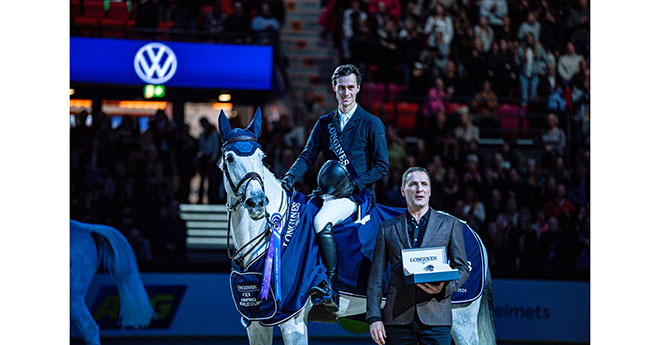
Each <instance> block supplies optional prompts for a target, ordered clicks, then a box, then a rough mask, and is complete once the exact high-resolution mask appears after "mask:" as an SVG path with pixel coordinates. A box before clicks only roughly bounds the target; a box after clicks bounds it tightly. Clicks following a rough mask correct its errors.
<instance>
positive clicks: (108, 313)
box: [91, 285, 186, 329]
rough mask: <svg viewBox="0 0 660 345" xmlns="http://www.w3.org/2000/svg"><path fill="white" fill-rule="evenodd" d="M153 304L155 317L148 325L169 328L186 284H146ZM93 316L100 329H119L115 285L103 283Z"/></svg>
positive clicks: (149, 327) (93, 307)
mask: <svg viewBox="0 0 660 345" xmlns="http://www.w3.org/2000/svg"><path fill="white" fill-rule="evenodd" d="M144 288H145V289H146V290H147V294H148V295H149V298H150V299H151V305H152V306H153V307H154V311H155V312H156V317H155V319H153V320H151V323H150V324H149V326H148V327H147V328H148V329H153V328H169V327H170V324H171V323H172V319H174V315H175V314H176V311H177V309H178V308H179V304H180V303H181V298H182V297H183V293H184V292H185V291H186V286H185V285H145V287H144ZM91 313H92V316H93V317H94V320H96V323H98V325H99V328H100V329H119V328H120V324H119V295H118V294H117V287H116V286H115V285H103V286H101V288H100V289H99V292H98V294H97V295H96V300H95V301H94V304H93V306H92V309H91Z"/></svg>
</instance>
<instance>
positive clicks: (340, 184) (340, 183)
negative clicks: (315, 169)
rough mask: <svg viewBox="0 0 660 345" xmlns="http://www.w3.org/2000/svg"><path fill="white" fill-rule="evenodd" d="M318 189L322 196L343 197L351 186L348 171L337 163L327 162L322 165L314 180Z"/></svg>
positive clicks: (333, 161)
mask: <svg viewBox="0 0 660 345" xmlns="http://www.w3.org/2000/svg"><path fill="white" fill-rule="evenodd" d="M316 182H317V183H318V185H319V188H320V189H321V190H322V191H323V193H324V194H328V195H333V196H336V197H343V196H345V194H346V192H347V191H348V190H349V187H350V186H351V178H350V174H349V173H348V169H346V167H345V166H343V165H342V164H341V163H339V161H335V160H329V161H327V162H325V164H323V166H322V167H321V169H320V170H319V174H318V176H317V178H316Z"/></svg>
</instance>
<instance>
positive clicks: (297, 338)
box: [280, 299, 312, 345]
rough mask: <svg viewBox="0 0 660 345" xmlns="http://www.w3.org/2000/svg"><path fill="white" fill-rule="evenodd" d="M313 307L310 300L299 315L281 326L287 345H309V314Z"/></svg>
mask: <svg viewBox="0 0 660 345" xmlns="http://www.w3.org/2000/svg"><path fill="white" fill-rule="evenodd" d="M311 305H312V303H311V302H310V301H309V299H308V300H307V304H305V308H303V310H301V311H300V313H298V315H296V316H295V317H293V318H292V319H290V320H289V321H287V322H284V323H282V324H280V330H281V331H282V338H283V340H284V344H285V345H307V314H308V313H309V309H310V308H311Z"/></svg>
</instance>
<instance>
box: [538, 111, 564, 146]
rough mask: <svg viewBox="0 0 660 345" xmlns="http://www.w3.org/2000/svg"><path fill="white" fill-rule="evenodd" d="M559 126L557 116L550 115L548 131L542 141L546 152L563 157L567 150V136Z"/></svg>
mask: <svg viewBox="0 0 660 345" xmlns="http://www.w3.org/2000/svg"><path fill="white" fill-rule="evenodd" d="M558 125H559V120H558V119H557V115H555V114H552V113H550V114H548V130H547V131H546V132H545V133H543V136H542V138H541V140H542V142H543V147H544V149H545V152H546V153H547V154H551V155H552V156H563V155H564V149H565V148H566V134H564V131H563V130H562V129H561V128H559V127H558Z"/></svg>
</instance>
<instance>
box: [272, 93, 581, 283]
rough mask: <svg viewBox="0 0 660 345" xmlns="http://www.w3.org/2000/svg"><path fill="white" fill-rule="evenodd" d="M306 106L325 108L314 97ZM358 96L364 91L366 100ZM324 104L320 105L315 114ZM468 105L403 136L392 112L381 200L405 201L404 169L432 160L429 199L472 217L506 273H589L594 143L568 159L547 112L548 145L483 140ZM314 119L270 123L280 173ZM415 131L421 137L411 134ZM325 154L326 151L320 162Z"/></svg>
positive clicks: (312, 182) (308, 180) (309, 184)
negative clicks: (497, 143) (486, 142)
mask: <svg viewBox="0 0 660 345" xmlns="http://www.w3.org/2000/svg"><path fill="white" fill-rule="evenodd" d="M307 99H308V101H307V102H306V103H305V108H306V109H307V110H309V111H313V110H314V109H318V105H316V104H314V98H313V97H311V96H310V97H308V98H307ZM359 101H360V96H358V102H359ZM316 113H318V111H316V112H314V114H316ZM470 118H471V116H470V112H469V109H468V107H463V108H461V109H459V111H458V114H457V115H456V116H442V117H440V119H441V121H440V122H438V123H437V124H436V125H434V126H429V127H424V128H419V129H418V131H417V136H416V137H410V136H406V138H404V136H403V135H402V134H401V133H400V129H399V128H398V127H397V126H395V125H393V124H392V123H388V122H387V121H385V123H386V126H387V142H388V149H389V159H390V171H389V173H388V175H387V176H386V177H385V178H384V179H383V180H381V181H379V183H378V184H377V185H376V198H377V202H378V203H382V204H385V205H389V206H400V207H405V201H404V199H403V197H402V195H401V192H400V186H401V176H402V173H403V172H404V171H405V170H406V169H407V168H408V167H410V166H422V167H424V168H426V169H427V170H428V171H429V173H430V174H431V177H432V181H431V182H432V196H431V207H433V208H434V209H437V210H442V211H445V212H448V213H451V214H453V215H456V216H457V217H459V218H461V219H463V220H465V221H467V223H468V224H469V225H470V226H471V227H472V228H473V229H474V230H475V231H476V232H477V233H479V235H480V236H481V238H482V239H483V241H484V243H485V245H486V248H487V249H488V250H489V254H490V255H489V257H490V265H491V267H492V268H493V269H494V272H498V273H500V274H513V275H515V274H536V273H539V272H555V273H557V272H563V273H559V276H561V275H562V274H564V275H565V274H567V272H585V270H586V269H587V268H588V267H589V238H590V236H589V232H590V216H589V215H590V201H589V200H590V199H589V195H590V190H589V186H590V182H589V181H590V163H589V162H590V149H589V146H588V145H584V146H580V147H579V148H578V149H577V150H576V152H574V156H575V157H574V159H573V161H574V162H575V164H573V165H572V166H571V167H569V166H568V165H567V163H566V162H567V155H566V154H567V150H568V149H569V146H568V145H567V144H568V143H567V141H566V136H565V133H564V131H563V130H562V129H561V128H559V127H558V126H557V122H558V121H557V116H556V115H555V114H550V115H549V116H548V121H547V124H546V125H545V130H544V132H543V135H542V136H541V138H540V141H541V145H540V147H538V148H536V147H535V148H533V149H532V150H531V152H535V153H531V154H530V152H528V151H529V150H528V149H524V148H523V147H520V146H519V145H517V144H516V141H515V140H513V139H507V140H504V143H503V145H501V146H497V148H496V149H491V150H486V149H485V148H484V147H483V146H480V145H479V143H478V138H479V127H477V126H475V125H474V124H473V123H472V121H471V119H470ZM314 121H315V118H314V117H313V116H310V117H309V118H307V120H306V124H297V125H296V124H292V123H291V121H290V119H289V118H288V117H280V119H279V120H278V121H276V122H267V123H266V126H265V128H264V134H263V135H262V137H261V141H262V146H263V148H264V150H265V151H266V152H268V156H267V157H266V161H267V163H268V164H269V165H270V167H271V168H272V170H273V171H274V172H275V175H276V176H278V177H281V176H283V175H284V173H285V172H286V170H287V169H288V168H289V167H290V166H291V164H292V163H293V161H294V160H295V158H296V157H297V155H298V153H299V152H300V151H301V150H302V148H303V146H304V140H305V139H306V136H305V134H306V133H308V132H309V131H310V130H311V128H312V126H313V124H314ZM410 139H413V140H410ZM322 163H323V162H321V160H320V159H319V160H318V161H317V162H316V164H317V166H316V168H315V169H316V170H318V169H319V168H320V165H321V164H322ZM315 187H316V176H315V175H314V174H307V175H306V176H305V178H304V179H303V180H302V181H301V182H299V183H298V184H297V185H296V188H297V189H298V190H300V191H302V192H303V193H311V191H312V190H313V189H314V188H315Z"/></svg>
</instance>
